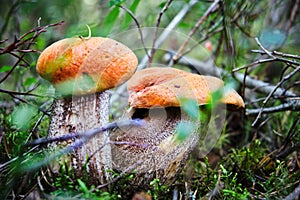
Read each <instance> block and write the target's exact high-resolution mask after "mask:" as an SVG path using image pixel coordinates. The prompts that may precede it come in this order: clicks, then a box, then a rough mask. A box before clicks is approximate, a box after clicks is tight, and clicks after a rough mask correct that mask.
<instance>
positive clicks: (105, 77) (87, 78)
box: [36, 37, 138, 95]
mask: <svg viewBox="0 0 300 200" xmlns="http://www.w3.org/2000/svg"><path fill="white" fill-rule="evenodd" d="M137 64H138V60H137V57H136V56H135V54H134V53H133V52H132V51H131V50H130V49H129V48H128V47H126V46H125V45H123V44H121V43H119V42H117V41H115V40H113V39H109V38H102V37H91V38H88V39H85V38H66V39H62V40H60V41H57V42H55V43H53V44H52V45H50V46H49V47H47V48H46V49H45V50H44V51H43V52H42V54H41V55H40V57H39V59H38V61H37V67H36V69H37V72H38V73H39V74H40V76H41V77H43V78H44V79H46V80H48V81H49V82H51V83H52V84H53V85H54V87H55V88H56V89H57V90H58V91H60V92H61V93H62V94H65V95H70V94H75V95H82V94H90V93H95V92H101V91H104V90H107V89H110V88H113V87H115V86H117V85H120V84H122V83H124V82H125V81H127V80H128V79H129V78H130V77H131V76H132V74H133V73H134V72H135V70H136V67H137Z"/></svg>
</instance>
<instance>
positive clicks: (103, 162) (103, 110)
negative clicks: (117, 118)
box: [48, 90, 112, 184]
mask: <svg viewBox="0 0 300 200" xmlns="http://www.w3.org/2000/svg"><path fill="white" fill-rule="evenodd" d="M109 99H110V91H108V90H106V91H104V92H101V93H95V94H89V95H84V96H73V97H68V98H57V99H55V100H54V105H53V112H52V116H51V120H50V126H49V133H48V135H49V137H56V136H63V135H65V134H66V133H78V132H84V131H87V130H89V129H93V128H97V127H101V126H103V125H105V124H107V123H108V122H109ZM108 141H109V133H108V132H107V131H106V132H104V133H102V134H98V135H97V136H96V137H94V138H92V139H90V140H89V141H88V142H87V143H86V144H84V145H83V146H82V147H81V148H79V149H77V150H75V151H74V152H73V153H72V154H71V155H70V156H67V157H66V158H64V160H66V161H67V162H66V163H70V166H71V167H72V168H73V169H74V172H75V176H76V177H83V175H85V174H87V177H88V178H89V182H90V183H94V184H97V183H100V184H104V183H107V182H108V181H109V180H111V175H110V173H109V172H108V170H110V169H112V161H111V147H110V145H109V144H106V143H107V142H108ZM71 143H72V141H71V140H69V141H67V142H63V143H61V145H60V146H65V145H68V144H71ZM105 144H106V145H105ZM101 146H103V148H101V149H100V150H99V147H101ZM96 151H97V153H95V152H96ZM94 153H95V154H94ZM93 154H94V155H93ZM91 155H93V157H92V158H91V159H89V162H88V163H86V161H87V158H88V157H89V156H91ZM57 167H59V166H58V165H57V164H54V166H52V169H53V171H54V172H58V169H59V168H57Z"/></svg>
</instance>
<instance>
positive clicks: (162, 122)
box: [111, 67, 244, 188]
mask: <svg viewBox="0 0 300 200" xmlns="http://www.w3.org/2000/svg"><path fill="white" fill-rule="evenodd" d="M223 86H224V83H223V81H222V80H220V79H218V78H215V77H211V76H201V75H198V74H192V73H189V72H185V71H182V70H179V69H174V68H159V67H152V68H148V69H144V70H140V71H138V72H136V73H135V74H134V75H133V76H132V77H131V79H130V80H129V81H128V92H129V100H128V101H129V105H130V108H131V117H132V118H143V119H144V121H145V123H146V125H145V126H143V127H131V128H130V129H126V130H116V131H114V132H113V133H111V140H113V141H115V144H114V145H112V154H113V163H114V164H115V165H114V169H116V170H118V171H124V170H126V169H128V168H129V167H130V166H134V165H135V163H138V162H139V163H140V162H141V163H142V164H140V165H138V166H136V170H135V172H136V174H135V177H134V178H133V179H132V180H131V184H132V185H133V186H134V185H135V186H137V187H144V188H147V186H149V183H150V181H151V180H153V179H154V178H159V179H160V181H161V183H163V184H165V185H170V184H171V183H173V181H174V180H176V178H177V175H178V174H179V173H180V172H181V171H182V169H183V168H184V166H185V165H186V161H187V159H188V157H189V155H190V153H191V152H192V151H193V149H195V147H196V146H197V144H198V142H199V139H200V137H201V135H203V134H204V135H205V134H206V131H207V124H208V122H209V118H206V119H205V120H203V121H201V120H200V119H199V120H193V119H191V117H189V115H188V114H186V113H185V112H184V111H182V109H181V108H180V106H181V101H182V100H181V98H185V99H191V100H195V101H196V102H197V103H198V104H199V106H200V109H203V108H201V107H203V106H202V105H205V104H207V103H208V99H209V98H211V95H212V93H213V92H215V91H217V90H220V89H222V87H223ZM220 102H221V103H223V104H227V105H229V106H230V107H231V108H233V109H242V108H244V102H243V99H242V98H241V97H240V96H239V95H238V93H237V92H236V91H234V90H233V89H231V90H229V91H228V92H227V93H226V94H225V95H224V96H223V97H222V98H221V99H220ZM206 112H209V111H206ZM208 116H209V115H208ZM182 122H189V123H191V124H192V125H193V126H192V127H193V128H192V129H191V132H190V134H189V135H188V137H186V139H185V140H183V141H182V142H179V141H178V140H176V137H177V134H176V129H177V127H178V126H179V124H180V123H182Z"/></svg>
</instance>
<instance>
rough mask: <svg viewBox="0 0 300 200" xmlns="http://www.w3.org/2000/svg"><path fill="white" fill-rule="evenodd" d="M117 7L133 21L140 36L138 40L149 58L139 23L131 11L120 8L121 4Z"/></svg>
mask: <svg viewBox="0 0 300 200" xmlns="http://www.w3.org/2000/svg"><path fill="white" fill-rule="evenodd" d="M117 6H119V7H120V8H122V9H123V10H125V11H126V12H127V13H128V14H129V15H130V17H131V18H132V19H133V21H134V22H135V24H136V26H137V28H138V30H139V34H140V38H141V42H142V45H143V47H144V50H145V52H146V56H147V57H148V58H149V57H150V56H149V54H148V51H147V48H146V45H145V41H144V36H143V32H142V29H141V25H140V23H139V21H138V20H137V18H136V17H135V16H134V14H133V13H132V12H131V10H129V9H128V8H126V7H124V6H122V5H121V4H119V5H117Z"/></svg>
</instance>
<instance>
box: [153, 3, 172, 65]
mask: <svg viewBox="0 0 300 200" xmlns="http://www.w3.org/2000/svg"><path fill="white" fill-rule="evenodd" d="M172 2H173V0H168V1H167V3H166V4H165V6H164V7H163V9H162V10H161V11H160V13H159V15H158V18H157V22H156V25H155V33H154V39H153V42H152V48H151V53H150V57H149V60H148V67H149V66H150V64H151V63H152V60H153V57H154V54H155V51H156V48H155V43H156V40H157V35H158V28H159V25H160V21H161V18H162V16H163V14H164V13H165V12H166V11H167V10H168V8H169V6H170V5H171V3H172Z"/></svg>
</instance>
